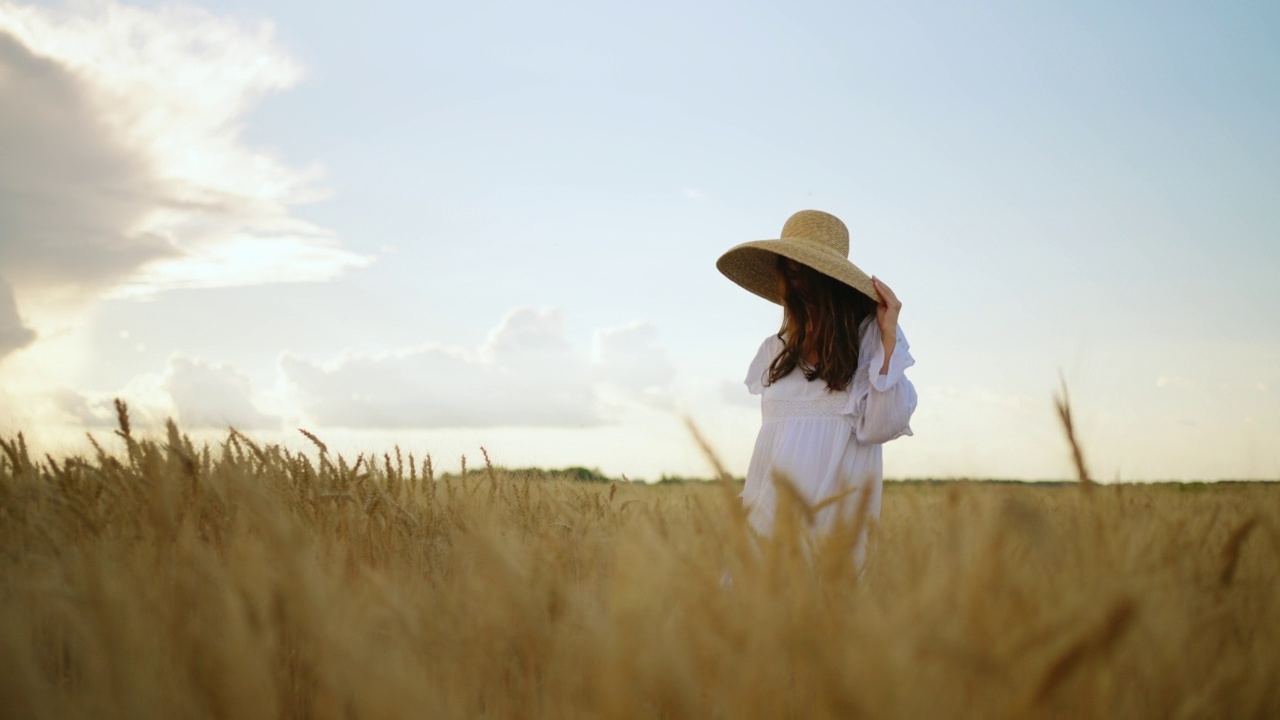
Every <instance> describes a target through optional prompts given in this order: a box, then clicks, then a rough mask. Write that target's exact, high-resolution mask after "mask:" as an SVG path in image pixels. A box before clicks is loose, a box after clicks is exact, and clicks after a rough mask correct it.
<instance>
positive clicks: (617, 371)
mask: <svg viewBox="0 0 1280 720" xmlns="http://www.w3.org/2000/svg"><path fill="white" fill-rule="evenodd" d="M595 347H596V363H597V365H596V374H597V377H598V378H599V379H600V380H601V381H603V382H605V383H608V384H610V385H612V386H613V387H615V388H617V389H620V390H623V391H626V392H628V393H629V394H630V395H631V396H632V397H633V398H635V399H639V400H642V401H644V402H645V403H647V404H649V405H652V406H654V407H658V408H660V409H672V408H673V407H674V402H673V399H672V395H671V382H672V380H674V379H675V376H676V369H675V366H674V365H672V364H671V360H670V358H668V357H667V352H666V350H665V349H663V348H662V346H660V345H659V344H658V329H657V328H656V327H654V326H653V324H652V323H649V322H647V321H636V322H633V323H630V324H628V325H623V326H621V327H614V328H606V329H603V330H598V331H596V334H595Z"/></svg>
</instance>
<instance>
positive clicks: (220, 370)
mask: <svg viewBox="0 0 1280 720" xmlns="http://www.w3.org/2000/svg"><path fill="white" fill-rule="evenodd" d="M114 398H120V399H121V400H124V401H125V403H127V404H128V406H129V413H130V416H131V417H132V418H133V419H134V421H135V422H134V424H135V425H138V426H139V427H142V426H157V425H159V424H160V423H161V422H163V421H164V419H165V418H173V419H174V420H176V421H177V422H178V424H179V425H180V426H182V428H183V429H185V430H201V429H209V428H213V429H225V428H228V427H234V428H237V429H240V430H261V429H269V428H278V427H280V420H279V419H278V418H276V417H273V416H271V415H268V414H266V413H263V412H262V411H260V410H259V409H258V408H257V406H256V405H255V403H254V397H253V388H252V387H251V386H250V383H249V378H248V377H246V376H245V375H244V374H243V373H241V372H240V371H239V370H237V369H235V368H234V367H231V366H229V365H210V364H208V363H205V362H203V361H201V360H197V359H193V358H187V357H183V356H181V355H175V356H173V357H171V358H169V362H168V364H167V365H166V366H165V368H164V370H163V371H162V372H159V373H143V374H141V375H138V376H136V377H134V378H133V379H132V380H130V381H129V383H128V384H127V385H125V387H123V388H121V389H120V390H119V391H117V392H114V393H110V394H108V395H101V394H95V395H85V394H81V393H78V392H76V391H74V390H71V389H69V388H61V389H59V390H57V391H55V392H54V393H53V398H52V399H53V403H54V405H55V406H56V407H57V408H58V410H60V411H61V412H62V413H63V414H64V415H65V416H68V417H70V418H71V419H73V420H75V421H77V422H79V423H80V424H83V425H85V426H86V427H111V426H114V425H115V424H116V412H115V407H114V405H113V400H114Z"/></svg>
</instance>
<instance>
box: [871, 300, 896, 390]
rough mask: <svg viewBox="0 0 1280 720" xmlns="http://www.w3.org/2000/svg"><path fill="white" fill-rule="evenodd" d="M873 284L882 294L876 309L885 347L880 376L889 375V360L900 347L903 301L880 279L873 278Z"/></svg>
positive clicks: (877, 321)
mask: <svg viewBox="0 0 1280 720" xmlns="http://www.w3.org/2000/svg"><path fill="white" fill-rule="evenodd" d="M871 284H872V285H874V286H875V288H876V292H878V293H880V305H879V306H878V307H876V324H877V325H879V326H880V343H881V344H882V345H884V365H883V366H882V367H881V368H880V374H881V375H887V374H888V373H889V358H891V357H893V350H894V348H896V347H897V346H898V313H899V312H901V311H902V301H901V300H899V299H898V296H897V295H894V294H893V290H891V289H889V286H888V285H885V284H884V283H882V282H880V279H879V278H876V277H872V278H871Z"/></svg>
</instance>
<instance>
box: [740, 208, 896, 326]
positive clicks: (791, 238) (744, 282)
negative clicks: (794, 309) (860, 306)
mask: <svg viewBox="0 0 1280 720" xmlns="http://www.w3.org/2000/svg"><path fill="white" fill-rule="evenodd" d="M779 255H781V256H782V257H785V258H790V259H792V260H795V261H796V262H798V263H801V264H802V265H808V266H809V267H811V268H813V269H814V270H817V271H818V272H820V273H822V274H823V275H826V276H827V277H829V278H833V279H835V280H839V281H840V282H842V283H844V284H845V285H848V286H849V287H852V288H853V289H855V290H857V291H859V292H861V293H862V294H863V295H866V296H867V297H870V298H871V299H872V300H875V301H876V302H880V293H878V292H876V288H875V285H873V284H872V283H871V276H870V275H867V274H866V273H864V272H862V270H861V269H859V268H858V266H857V265H854V264H853V263H851V262H849V230H848V229H847V228H846V227H845V226H844V223H842V222H840V218H838V217H836V216H835V215H831V214H830V213H824V212H822V211H821V210H801V211H800V212H798V213H796V214H795V215H792V216H791V217H789V218H787V223H786V224H785V225H783V226H782V237H781V238H779V239H777V240H753V241H751V242H745V243H742V244H741V245H738V246H736V247H734V248H733V249H731V250H730V251H729V252H727V253H725V254H724V255H721V256H720V259H719V260H717V261H716V267H717V268H718V269H719V270H720V272H722V273H724V276H725V277H727V278H729V279H730V280H732V281H734V282H736V283H738V284H739V285H741V286H742V287H744V288H746V289H748V290H750V291H751V292H753V293H755V294H756V295H759V296H760V297H762V298H764V299H765V300H768V301H769V302H773V303H777V304H779V305H781V304H782V298H781V297H780V296H779V295H778V256H779Z"/></svg>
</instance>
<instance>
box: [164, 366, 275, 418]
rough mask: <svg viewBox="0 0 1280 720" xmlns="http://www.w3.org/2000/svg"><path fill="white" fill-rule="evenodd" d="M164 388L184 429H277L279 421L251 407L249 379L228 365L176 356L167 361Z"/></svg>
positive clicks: (251, 392) (251, 391)
mask: <svg viewBox="0 0 1280 720" xmlns="http://www.w3.org/2000/svg"><path fill="white" fill-rule="evenodd" d="M164 386H165V389H166V390H167V391H168V393H169V397H170V398H171V399H172V402H173V407H174V410H175V411H176V412H177V421H178V423H179V424H180V425H182V427H184V428H191V429H195V428H226V427H234V428H237V429H240V430H257V429H262V428H274V427H279V426H280V421H279V419H277V418H273V417H271V416H269V415H266V414H265V413H263V412H261V411H259V410H258V408H257V407H255V406H254V403H253V390H252V388H251V387H250V386H249V378H248V377H246V376H245V375H244V374H243V373H241V372H239V371H238V370H236V369H235V368H233V367H231V366H229V365H206V364H205V363H202V362H200V361H198V360H191V359H188V358H183V357H175V358H172V359H171V360H170V361H169V368H168V373H167V377H166V378H165V384H164Z"/></svg>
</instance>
